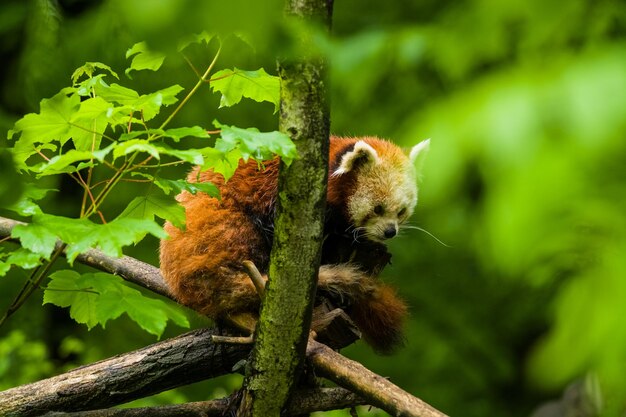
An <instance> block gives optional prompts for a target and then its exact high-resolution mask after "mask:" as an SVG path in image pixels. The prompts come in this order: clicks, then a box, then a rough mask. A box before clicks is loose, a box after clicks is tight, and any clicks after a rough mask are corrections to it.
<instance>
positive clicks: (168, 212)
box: [118, 194, 185, 231]
mask: <svg viewBox="0 0 626 417" xmlns="http://www.w3.org/2000/svg"><path fill="white" fill-rule="evenodd" d="M154 216H157V217H159V218H161V219H164V220H169V221H170V222H171V223H172V224H173V225H174V226H176V227H178V228H184V227H185V209H184V208H183V206H181V205H180V204H178V202H177V201H176V200H175V199H174V197H173V196H171V197H169V196H164V195H153V194H149V195H147V196H142V197H135V198H134V199H133V200H132V201H131V202H130V203H129V204H128V206H127V207H126V209H124V211H123V212H122V213H121V214H120V215H119V216H118V219H125V218H126V219H148V220H151V221H152V220H154ZM161 231H162V230H161Z"/></svg>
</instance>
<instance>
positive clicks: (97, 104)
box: [69, 97, 114, 151]
mask: <svg viewBox="0 0 626 417" xmlns="http://www.w3.org/2000/svg"><path fill="white" fill-rule="evenodd" d="M113 107H114V106H113V104H112V103H109V102H108V101H106V100H104V99H103V98H102V97H92V98H88V99H87V100H83V101H81V103H80V108H79V109H78V112H76V113H75V114H74V115H73V117H72V120H71V123H72V127H71V128H70V132H69V134H70V136H71V137H72V142H74V147H75V148H76V150H78V151H90V150H97V149H99V148H100V141H101V140H102V134H103V133H104V131H105V130H106V128H107V126H108V125H109V116H108V115H109V114H110V112H111V111H112V109H113Z"/></svg>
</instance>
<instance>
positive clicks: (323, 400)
mask: <svg viewBox="0 0 626 417" xmlns="http://www.w3.org/2000/svg"><path fill="white" fill-rule="evenodd" d="M230 402H231V400H230V399H229V398H222V399H219V400H212V401H198V402H191V403H187V404H177V405H167V406H160V407H142V408H126V409H104V410H92V411H79V412H74V413H48V414H45V417H143V416H150V417H183V416H184V417H223V416H225V415H228V414H227V411H228V408H229V405H230ZM364 404H365V402H363V400H361V399H360V398H358V397H357V396H356V395H354V394H353V393H351V392H350V391H348V390H346V389H343V388H315V389H307V390H298V391H296V392H294V395H293V398H292V399H291V402H290V403H289V405H288V406H287V414H288V415H296V414H297V415H301V414H308V413H312V412H315V411H328V410H338V409H341V408H348V407H354V406H356V405H364Z"/></svg>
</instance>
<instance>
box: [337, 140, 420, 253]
mask: <svg viewBox="0 0 626 417" xmlns="http://www.w3.org/2000/svg"><path fill="white" fill-rule="evenodd" d="M429 143H430V141H429V140H425V141H422V142H420V143H418V144H417V145H415V146H414V147H413V148H412V149H411V151H410V152H409V154H408V155H407V154H405V153H404V152H403V151H402V149H401V148H399V147H398V146H396V145H394V144H392V143H391V142H388V141H385V140H381V139H377V138H364V139H361V140H358V141H356V142H354V145H353V146H351V149H349V150H348V151H347V152H345V153H343V155H342V156H341V159H340V161H339V164H338V166H337V168H336V169H335V170H334V171H333V172H331V176H332V178H333V180H339V181H341V179H342V178H346V179H347V177H350V178H351V181H350V182H351V183H352V187H351V190H350V192H349V194H348V195H346V196H345V201H344V202H343V203H344V204H345V211H346V214H347V216H348V217H349V221H350V223H351V225H352V226H353V227H354V230H355V237H357V238H358V237H364V238H366V239H369V240H372V241H376V242H380V241H383V240H386V239H390V238H392V237H394V236H396V235H397V234H398V232H399V230H400V226H401V225H402V224H403V223H404V222H405V221H406V220H407V219H408V218H409V217H410V216H411V214H413V210H414V209H415V206H416V204H417V191H418V177H419V175H420V170H421V166H422V164H423V160H424V157H425V155H426V151H427V150H428V147H429Z"/></svg>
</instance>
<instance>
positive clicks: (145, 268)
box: [0, 217, 174, 300]
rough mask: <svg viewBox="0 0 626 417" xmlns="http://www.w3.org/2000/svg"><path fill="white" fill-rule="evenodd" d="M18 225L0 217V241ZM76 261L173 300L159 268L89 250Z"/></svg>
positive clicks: (57, 245) (11, 220) (129, 258)
mask: <svg viewBox="0 0 626 417" xmlns="http://www.w3.org/2000/svg"><path fill="white" fill-rule="evenodd" d="M18 224H24V223H23V222H19V221H17V220H13V219H7V218H6V217H0V239H1V238H5V237H10V236H11V231H12V230H13V227H15V226H17V225H18ZM10 240H11V241H13V242H15V243H18V244H19V240H18V239H10ZM62 244H63V243H62V242H60V241H59V242H57V244H56V247H57V248H58V247H60V246H61V245H62ZM76 260H77V261H78V262H80V263H81V264H84V265H88V266H91V267H93V268H96V269H98V270H100V271H104V272H109V273H111V274H115V275H119V276H121V277H122V278H124V279H125V280H127V281H129V282H132V283H134V284H137V285H139V286H141V287H144V288H146V289H148V290H150V291H152V292H154V293H157V294H160V295H163V296H165V297H167V298H170V299H172V300H173V299H174V297H173V296H172V294H171V293H170V291H169V288H167V285H166V284H165V281H164V280H163V277H162V276H161V272H160V271H159V268H156V267H154V266H152V265H150V264H147V263H145V262H141V261H139V260H137V259H135V258H131V257H130V256H122V257H121V258H111V257H110V256H107V255H105V254H104V253H102V252H101V251H99V250H96V249H90V250H88V251H86V252H84V253H81V254H80V255H78V256H77V257H76Z"/></svg>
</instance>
